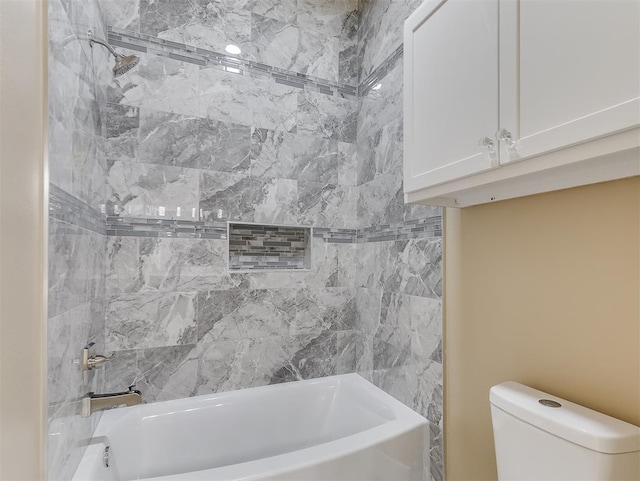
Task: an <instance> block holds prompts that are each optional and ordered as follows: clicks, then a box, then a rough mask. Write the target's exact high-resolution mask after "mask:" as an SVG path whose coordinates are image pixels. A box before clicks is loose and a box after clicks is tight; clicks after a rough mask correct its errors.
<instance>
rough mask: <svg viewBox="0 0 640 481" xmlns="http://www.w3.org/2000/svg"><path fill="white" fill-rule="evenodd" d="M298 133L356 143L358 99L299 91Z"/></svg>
mask: <svg viewBox="0 0 640 481" xmlns="http://www.w3.org/2000/svg"><path fill="white" fill-rule="evenodd" d="M298 133H299V134H306V135H312V136H317V137H324V138H327V139H335V140H339V141H341V142H349V143H354V142H355V141H356V101H355V100H348V99H343V98H338V97H331V96H328V95H324V94H320V93H314V92H299V94H298Z"/></svg>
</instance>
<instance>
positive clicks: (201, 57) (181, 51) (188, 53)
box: [108, 27, 358, 98]
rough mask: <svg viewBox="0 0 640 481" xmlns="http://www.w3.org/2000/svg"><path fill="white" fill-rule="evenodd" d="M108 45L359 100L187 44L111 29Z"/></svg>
mask: <svg viewBox="0 0 640 481" xmlns="http://www.w3.org/2000/svg"><path fill="white" fill-rule="evenodd" d="M108 41H109V43H110V44H111V45H113V46H116V47H121V48H127V49H129V50H136V51H138V52H141V53H153V54H155V55H158V56H161V57H166V58H170V59H173V60H178V61H181V62H187V63H192V64H195V65H200V66H208V67H214V68H218V69H220V70H224V71H227V72H230V73H234V74H239V75H247V76H250V77H267V78H273V80H275V82H276V83H280V84H284V85H288V86H290V87H297V88H299V89H303V90H308V91H310V92H319V93H322V94H325V95H332V96H338V97H344V98H356V97H357V95H358V88H357V87H354V86H352V85H347V84H340V83H336V82H331V81H329V80H325V79H321V78H318V77H313V76H311V75H306V74H301V73H297V72H293V71H290V70H285V69H281V68H277V67H272V66H270V65H266V64H263V63H260V62H254V61H252V60H245V59H241V58H237V57H233V56H230V55H228V54H223V53H219V52H214V51H212V50H207V49H203V48H199V47H194V46H191V45H186V44H183V43H177V42H172V41H170V40H164V39H159V38H156V37H152V36H150V35H145V34H142V33H137V32H131V31H128V30H123V29H118V28H114V27H108Z"/></svg>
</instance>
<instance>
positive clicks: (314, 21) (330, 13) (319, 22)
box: [298, 0, 358, 37]
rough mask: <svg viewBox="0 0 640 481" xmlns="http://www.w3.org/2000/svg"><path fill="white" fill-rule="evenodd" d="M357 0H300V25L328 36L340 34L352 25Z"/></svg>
mask: <svg viewBox="0 0 640 481" xmlns="http://www.w3.org/2000/svg"><path fill="white" fill-rule="evenodd" d="M357 8H358V2H357V0H325V1H322V2H318V1H316V0H298V26H300V28H303V29H307V30H314V31H316V32H319V33H321V34H322V35H324V36H327V37H336V36H340V35H341V34H343V32H345V30H346V28H347V27H349V26H351V20H350V17H351V16H352V15H353V14H354V12H355V10H356V9H357Z"/></svg>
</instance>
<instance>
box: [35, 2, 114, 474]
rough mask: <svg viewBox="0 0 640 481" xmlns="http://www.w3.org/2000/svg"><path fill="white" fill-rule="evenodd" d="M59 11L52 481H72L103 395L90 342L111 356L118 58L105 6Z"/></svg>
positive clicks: (52, 232) (52, 97)
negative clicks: (108, 38) (108, 230)
mask: <svg viewBox="0 0 640 481" xmlns="http://www.w3.org/2000/svg"><path fill="white" fill-rule="evenodd" d="M48 9H49V10H48V12H49V16H48V17H49V29H48V31H49V79H50V82H49V174H50V181H51V186H50V215H49V265H48V271H49V276H48V277H49V294H48V303H49V305H48V327H47V330H48V345H47V361H48V362H47V364H48V372H47V379H48V383H47V394H48V402H49V420H48V421H49V422H48V436H47V479H49V480H56V481H58V480H60V481H67V480H69V479H71V477H72V476H73V473H74V471H75V469H76V467H77V466H78V463H79V460H80V458H81V457H82V454H83V452H84V449H85V446H86V439H87V438H89V437H90V436H91V434H92V432H93V429H94V428H95V425H96V423H97V420H98V419H99V416H94V417H93V418H91V419H86V418H82V417H80V415H79V400H80V398H81V397H82V396H83V395H84V394H86V393H87V392H88V391H100V390H101V389H102V386H103V385H104V375H103V373H97V375H94V376H92V379H90V382H89V383H88V384H86V385H85V384H84V383H83V381H82V375H81V371H80V369H79V366H78V364H75V363H74V361H75V360H77V359H78V358H79V357H80V350H81V348H82V347H84V346H85V345H87V344H88V343H89V342H95V343H96V348H97V349H104V319H105V312H106V299H105V289H106V262H105V261H106V259H105V256H104V252H105V250H106V247H107V240H106V236H105V232H104V219H103V216H102V213H101V209H102V208H103V207H104V204H105V201H106V175H105V174H106V161H105V156H104V141H105V135H104V111H103V108H102V106H103V105H104V103H105V101H106V96H107V89H106V86H107V83H108V82H109V81H111V72H110V70H111V68H110V66H111V62H110V60H109V58H108V52H107V51H106V50H104V49H102V48H95V49H93V48H91V47H90V46H89V42H88V41H87V31H88V30H89V29H91V30H92V31H93V32H94V34H95V35H97V36H100V37H104V36H105V35H106V24H105V22H104V19H103V17H102V12H101V9H100V6H99V4H98V2H97V0H87V1H84V2H76V1H73V0H50V1H49V2H48Z"/></svg>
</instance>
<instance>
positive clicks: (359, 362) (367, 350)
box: [354, 331, 373, 382]
mask: <svg viewBox="0 0 640 481" xmlns="http://www.w3.org/2000/svg"><path fill="white" fill-rule="evenodd" d="M355 350H356V353H355V356H356V357H355V369H354V372H357V373H358V374H359V375H360V376H362V377H364V378H365V379H366V380H367V381H369V382H373V336H370V335H367V334H365V333H363V332H361V331H356V334H355Z"/></svg>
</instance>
